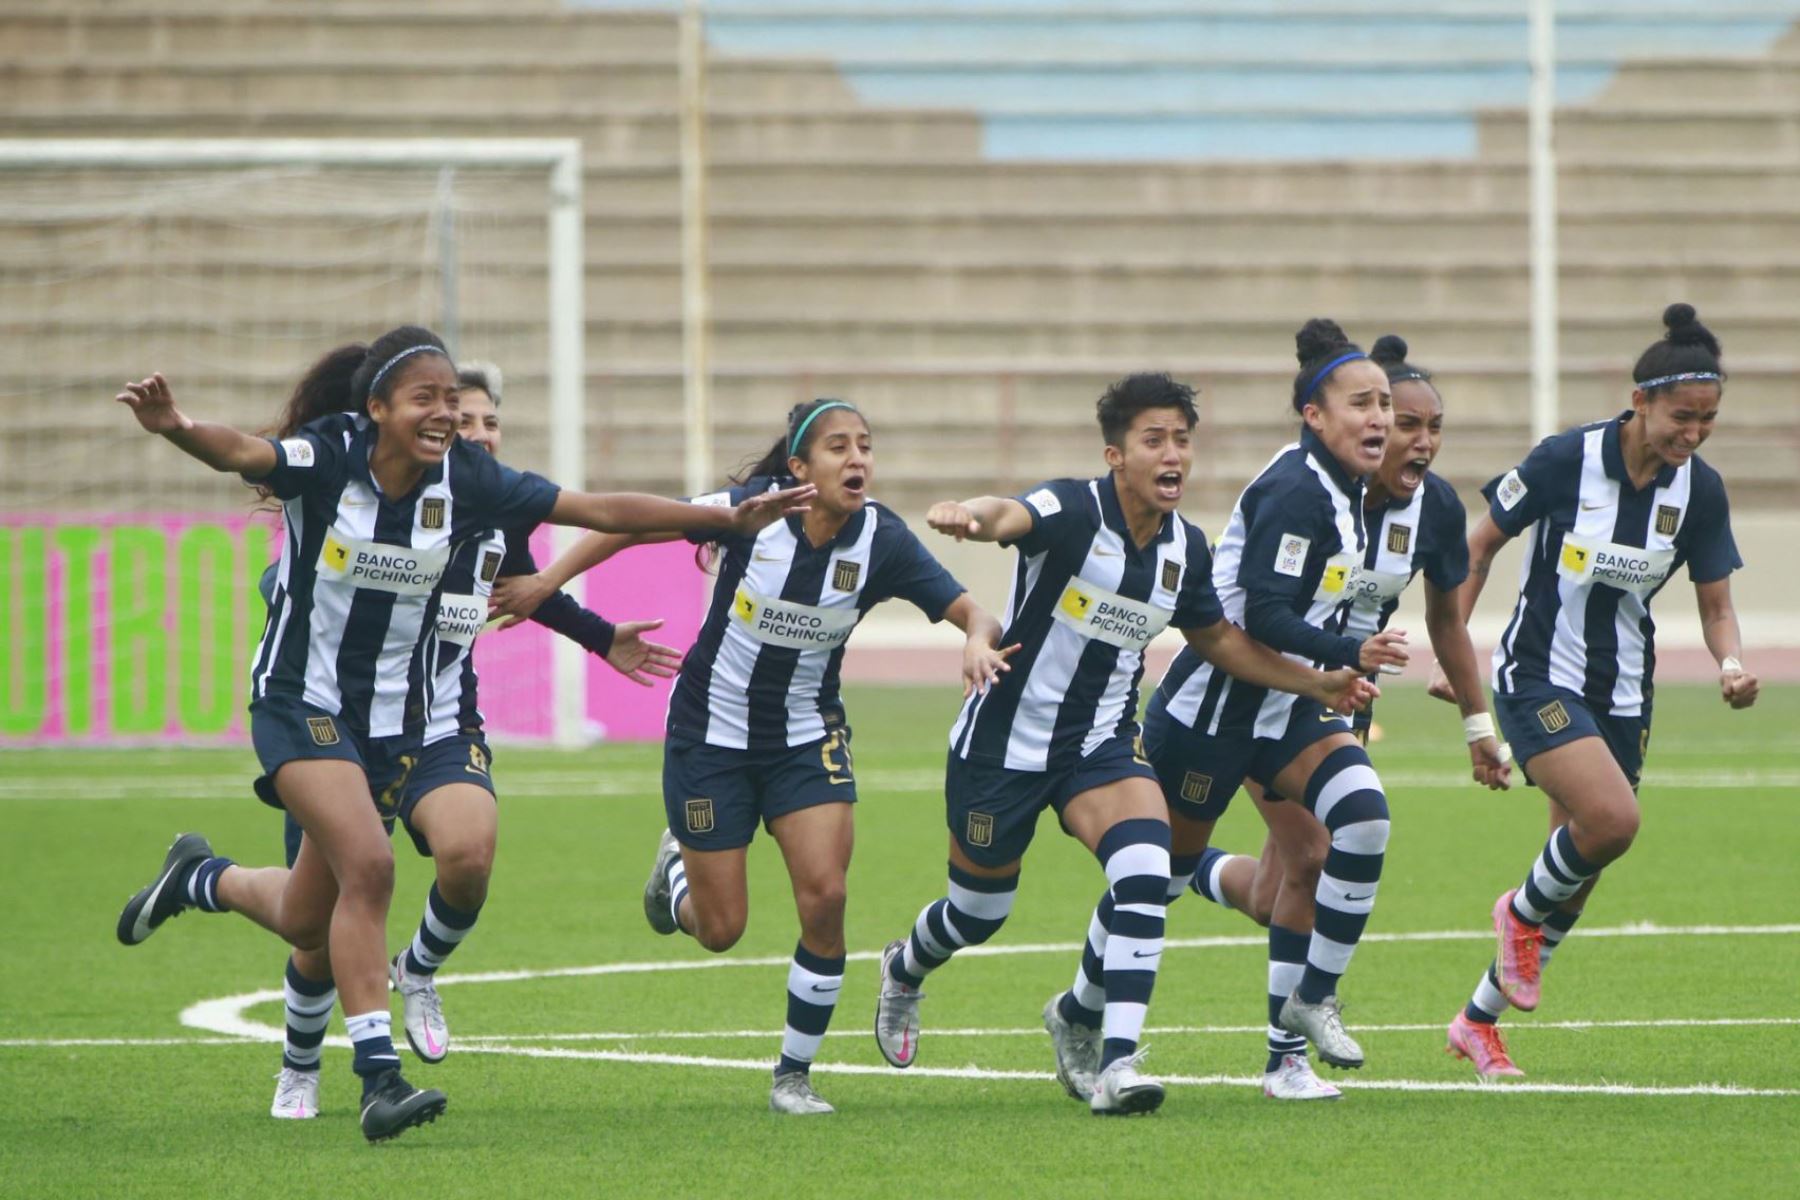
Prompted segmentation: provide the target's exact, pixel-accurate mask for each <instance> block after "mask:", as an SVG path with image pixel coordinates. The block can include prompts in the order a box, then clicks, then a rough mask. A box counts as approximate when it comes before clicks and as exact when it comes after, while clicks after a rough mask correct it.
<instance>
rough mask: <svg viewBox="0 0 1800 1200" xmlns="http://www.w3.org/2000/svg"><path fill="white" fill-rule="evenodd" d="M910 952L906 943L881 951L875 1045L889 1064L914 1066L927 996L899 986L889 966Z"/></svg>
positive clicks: (900, 984)
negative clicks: (920, 1018) (889, 972)
mask: <svg viewBox="0 0 1800 1200" xmlns="http://www.w3.org/2000/svg"><path fill="white" fill-rule="evenodd" d="M905 949H906V943H905V942H889V943H888V944H887V948H886V949H884V950H883V951H882V952H881V991H880V992H878V993H877V994H876V996H875V1044H876V1045H877V1046H879V1047H880V1048H881V1057H883V1058H885V1059H887V1060H888V1065H890V1066H895V1067H910V1066H912V1063H913V1057H914V1056H915V1055H917V1054H918V1052H919V1001H921V1000H923V999H924V998H925V993H924V992H922V991H920V990H919V989H918V988H912V987H907V986H906V985H905V984H904V983H896V982H895V981H894V977H893V976H892V975H890V974H888V964H890V963H892V962H893V961H894V958H895V956H896V955H899V954H900V953H902V952H903V951H905Z"/></svg>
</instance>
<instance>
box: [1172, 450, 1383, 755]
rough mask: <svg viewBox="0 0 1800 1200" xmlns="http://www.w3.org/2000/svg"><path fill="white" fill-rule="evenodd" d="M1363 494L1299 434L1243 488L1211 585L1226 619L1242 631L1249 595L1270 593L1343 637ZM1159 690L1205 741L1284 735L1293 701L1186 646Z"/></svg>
mask: <svg viewBox="0 0 1800 1200" xmlns="http://www.w3.org/2000/svg"><path fill="white" fill-rule="evenodd" d="M1362 494H1363V485H1362V481H1361V480H1360V479H1358V478H1355V477H1353V476H1351V475H1349V474H1347V473H1346V472H1345V471H1344V468H1343V467H1342V465H1340V464H1339V463H1338V461H1337V459H1336V458H1334V457H1332V454H1331V451H1329V450H1327V449H1326V448H1325V445H1324V443H1323V442H1321V441H1319V439H1318V438H1317V437H1316V436H1315V435H1314V434H1313V432H1312V431H1311V430H1310V429H1303V430H1301V432H1300V440H1299V441H1298V442H1295V443H1292V444H1291V445H1288V446H1284V447H1283V448H1282V449H1281V451H1280V452H1279V453H1278V454H1276V456H1275V457H1274V458H1273V459H1272V460H1270V462H1269V465H1268V466H1266V467H1264V468H1263V470H1262V474H1260V475H1258V476H1257V477H1256V478H1255V479H1254V480H1253V481H1252V482H1251V484H1250V486H1249V487H1247V488H1245V489H1244V492H1243V494H1242V495H1241V496H1239V497H1238V502H1237V505H1236V507H1234V508H1233V509H1232V510H1231V520H1230V521H1229V522H1227V524H1226V526H1225V533H1224V536H1222V537H1221V538H1220V539H1219V546H1218V549H1217V551H1216V553H1215V556H1214V558H1213V586H1214V587H1216V588H1217V589H1218V592H1219V599H1220V602H1221V603H1222V604H1223V605H1224V607H1225V615H1226V616H1227V617H1228V618H1230V619H1231V620H1232V621H1234V622H1236V623H1237V624H1239V625H1242V624H1244V610H1245V608H1246V606H1247V603H1248V598H1249V596H1250V594H1251V593H1252V592H1256V593H1264V594H1269V595H1274V596H1276V597H1279V598H1280V599H1282V600H1283V601H1285V602H1286V603H1287V604H1288V605H1289V606H1290V607H1291V609H1292V610H1293V612H1294V613H1295V614H1296V615H1297V616H1299V617H1300V619H1301V620H1303V621H1305V622H1306V623H1307V624H1309V625H1312V626H1315V627H1317V628H1319V629H1324V630H1326V631H1328V632H1331V633H1337V634H1341V633H1343V632H1344V629H1345V624H1346V621H1347V619H1348V609H1349V605H1350V599H1351V597H1353V596H1355V595H1356V594H1357V590H1358V587H1359V586H1360V581H1361V577H1362V573H1363V557H1364V554H1365V551H1366V548H1367V542H1366V540H1365V538H1364V528H1363V505H1362ZM1288 657H1289V658H1291V659H1293V660H1295V661H1296V662H1306V661H1307V660H1305V659H1304V658H1302V657H1301V656H1300V655H1298V654H1289V655H1288ZM1308 665H1309V666H1310V665H1314V664H1311V663H1308ZM1158 690H1159V691H1160V692H1161V693H1162V697H1163V701H1164V702H1165V703H1166V704H1167V706H1168V710H1169V715H1170V716H1171V717H1173V718H1174V719H1175V720H1177V721H1179V722H1181V723H1182V724H1183V725H1186V726H1188V727H1189V728H1197V729H1202V730H1204V731H1205V732H1206V733H1208V734H1217V733H1218V732H1219V731H1220V730H1221V729H1226V730H1239V729H1245V728H1249V729H1250V730H1251V731H1252V733H1253V736H1256V737H1267V738H1273V737H1280V736H1281V735H1282V734H1283V733H1284V732H1285V731H1286V729H1287V721H1288V714H1289V713H1290V712H1291V711H1292V710H1293V706H1294V697H1293V695H1291V694H1290V693H1287V692H1276V691H1270V690H1269V689H1267V688H1260V687H1253V686H1251V685H1250V684H1246V683H1242V682H1239V681H1238V680H1235V679H1233V678H1232V677H1231V676H1229V675H1227V674H1226V673H1225V672H1223V671H1220V670H1216V669H1215V668H1214V667H1213V666H1212V664H1211V663H1208V662H1207V661H1206V660H1205V659H1203V658H1201V657H1200V655H1198V654H1197V653H1195V652H1194V650H1193V649H1192V648H1191V647H1186V646H1184V647H1182V650H1181V653H1179V654H1177V655H1176V656H1175V661H1174V662H1173V663H1172V664H1170V666H1169V673H1168V674H1167V675H1165V676H1164V677H1163V681H1162V683H1161V684H1160V685H1158Z"/></svg>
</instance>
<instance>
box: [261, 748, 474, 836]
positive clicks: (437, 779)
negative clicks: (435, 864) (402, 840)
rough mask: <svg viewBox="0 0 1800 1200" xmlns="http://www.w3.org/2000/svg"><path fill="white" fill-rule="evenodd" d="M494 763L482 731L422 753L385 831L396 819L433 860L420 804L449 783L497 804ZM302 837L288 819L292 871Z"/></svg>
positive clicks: (385, 818) (297, 825) (384, 824)
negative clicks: (418, 814)
mask: <svg viewBox="0 0 1800 1200" xmlns="http://www.w3.org/2000/svg"><path fill="white" fill-rule="evenodd" d="M493 759H494V755H493V752H492V751H491V750H489V749H488V744H487V738H486V737H485V736H484V735H483V734H482V733H481V731H480V730H476V731H475V732H474V733H473V734H470V733H458V734H456V735H454V736H452V737H447V738H444V739H442V740H441V741H436V742H433V743H431V745H429V746H426V747H425V748H424V749H423V750H421V751H420V752H419V754H418V759H417V762H416V763H415V764H414V766H413V768H412V770H411V771H409V772H408V773H407V775H406V778H405V780H404V781H403V782H402V784H401V794H400V807H399V809H398V810H397V811H396V812H395V813H394V815H393V816H385V815H384V816H383V817H382V821H381V824H382V827H383V828H385V829H386V830H387V831H388V835H389V836H390V837H391V836H392V835H393V832H394V820H395V818H396V817H397V818H398V819H399V821H400V823H401V824H402V825H403V826H405V827H406V835H407V836H408V837H410V838H411V839H412V843H413V848H414V849H416V850H417V851H418V852H419V853H420V854H421V855H423V856H424V857H426V858H430V857H431V843H430V842H428V841H426V840H425V835H424V833H423V832H421V831H420V830H419V828H418V826H416V825H414V824H413V810H414V809H415V808H417V807H418V805H419V801H420V800H423V799H424V798H425V797H426V796H429V795H430V794H431V793H432V792H434V791H436V790H437V789H438V788H441V787H443V786H444V785H445V784H450V783H472V784H474V785H475V786H476V787H479V788H481V789H482V790H484V791H486V792H487V793H488V794H489V795H490V796H494V798H495V799H496V800H498V799H499V797H498V795H497V794H496V793H495V792H494V781H493V779H492V778H491V777H490V775H489V768H490V766H491V764H492V763H493ZM300 834H301V829H300V823H299V822H298V821H296V820H294V818H293V817H291V816H289V817H287V818H286V820H285V823H284V828H283V830H282V841H283V844H284V848H285V849H286V851H287V865H288V866H289V867H292V866H293V865H294V859H296V858H298V857H299V855H300Z"/></svg>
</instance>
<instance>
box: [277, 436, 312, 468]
mask: <svg viewBox="0 0 1800 1200" xmlns="http://www.w3.org/2000/svg"><path fill="white" fill-rule="evenodd" d="M281 452H282V454H284V455H285V456H286V457H287V465H288V466H290V467H310V466H312V465H313V444H312V443H311V442H309V441H307V440H306V439H305V438H283V439H281Z"/></svg>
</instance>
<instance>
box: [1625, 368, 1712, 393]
mask: <svg viewBox="0 0 1800 1200" xmlns="http://www.w3.org/2000/svg"><path fill="white" fill-rule="evenodd" d="M1724 378H1725V377H1724V376H1723V375H1721V374H1719V373H1718V372H1717V371H1683V372H1682V373H1681V374H1679V375H1658V376H1657V377H1656V378H1655V379H1646V380H1644V382H1642V383H1640V384H1638V387H1640V388H1642V389H1643V390H1644V391H1646V392H1647V391H1649V390H1650V389H1651V388H1659V387H1661V386H1663V384H1665V383H1688V382H1690V381H1700V382H1707V383H1718V382H1720V381H1722V380H1723V379H1724Z"/></svg>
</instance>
